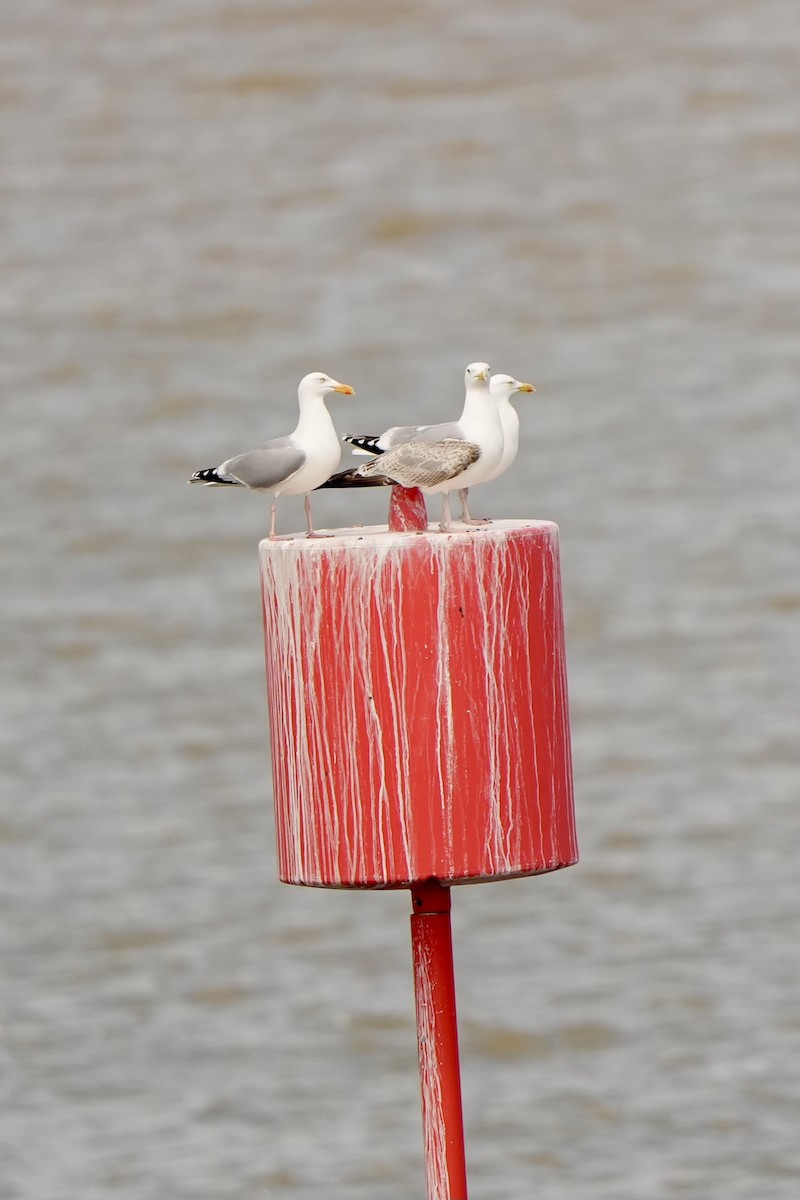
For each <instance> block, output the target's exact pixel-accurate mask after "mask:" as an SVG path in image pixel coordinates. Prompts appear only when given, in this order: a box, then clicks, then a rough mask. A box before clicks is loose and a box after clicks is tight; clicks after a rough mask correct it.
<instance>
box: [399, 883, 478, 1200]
mask: <svg viewBox="0 0 800 1200" xmlns="http://www.w3.org/2000/svg"><path fill="white" fill-rule="evenodd" d="M411 902H412V906H413V912H412V914H411V948H412V954H413V959H414V992H415V998H416V1007H417V1039H418V1042H419V1074H420V1082H421V1084H422V1128H423V1136H424V1140H425V1174H426V1178H427V1184H428V1200H467V1167H466V1162H465V1160H464V1123H463V1118H462V1114H461V1072H460V1069H459V1062H458V1026H457V1023H456V987H455V977H454V974H453V939H452V935H451V931H450V889H449V888H446V887H442V885H441V884H440V883H438V882H437V880H435V879H429V880H427V881H426V882H425V883H420V884H416V885H414V886H412V888H411Z"/></svg>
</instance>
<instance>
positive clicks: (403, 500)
mask: <svg viewBox="0 0 800 1200" xmlns="http://www.w3.org/2000/svg"><path fill="white" fill-rule="evenodd" d="M394 492H395V494H394V496H393V500H392V505H391V513H392V522H391V523H392V526H393V528H390V529H387V528H386V527H385V526H381V527H373V528H362V529H352V530H346V531H340V532H339V533H337V534H336V535H335V536H333V537H330V538H321V539H319V540H307V539H305V538H300V537H297V538H292V539H287V540H282V541H263V542H262V543H261V546H260V555H261V570H262V579H263V598H264V625H265V640H266V661H267V679H268V687H269V711H270V729H271V739H272V765H273V780H274V795H275V815H276V833H277V843H278V866H279V872H280V877H281V879H282V880H284V881H285V882H287V883H296V884H307V885H312V886H317V887H339V888H397V887H409V888H411V889H412V898H413V915H412V945H413V950H414V975H415V989H416V999H417V1028H418V1035H419V1047H420V1073H421V1079H422V1092H423V1123H424V1129H425V1146H426V1166H427V1176H428V1195H429V1197H430V1198H431V1200H465V1198H466V1172H465V1167H464V1152H463V1131H462V1125H461V1093H460V1081H459V1069H458V1040H457V1029H456V1017H455V986H454V981H453V966H452V949H451V940H450V937H451V935H450V896H449V890H448V889H449V887H450V885H452V884H458V883H467V882H469V883H474V882H480V881H488V880H496V879H509V878H513V877H515V876H521V875H534V874H538V873H541V872H544V871H552V870H555V869H557V868H559V867H565V866H569V865H570V864H572V863H574V862H576V861H577V857H578V849H577V841H576V836H575V821H574V810H573V796H572V769H571V756H570V733H569V716H568V707H567V683H566V666H565V649H564V627H563V615H562V603H561V582H560V568H559V554H558V529H557V527H556V526H555V525H553V524H552V523H550V522H547V521H520V520H517V521H496V522H494V523H492V524H490V525H487V526H485V527H480V528H465V527H457V528H456V530H455V531H454V532H453V533H441V532H439V531H438V530H436V529H431V528H428V527H427V526H426V516H425V507H424V501H422V497H421V496H420V495H419V494H418V493H417V494H416V495H415V494H414V493H412V492H410V491H409V492H405V491H403V490H402V489H394Z"/></svg>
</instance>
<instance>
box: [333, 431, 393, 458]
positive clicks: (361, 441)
mask: <svg viewBox="0 0 800 1200" xmlns="http://www.w3.org/2000/svg"><path fill="white" fill-rule="evenodd" d="M380 439H381V435H380V434H379V433H346V434H345V435H344V438H343V439H342V440H343V441H345V442H349V443H350V445H351V446H355V447H356V448H357V449H358V450H366V451H368V452H369V453H370V454H383V450H381V448H380V446H379V445H378V442H379V441H380Z"/></svg>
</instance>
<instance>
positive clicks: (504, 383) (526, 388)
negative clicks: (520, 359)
mask: <svg viewBox="0 0 800 1200" xmlns="http://www.w3.org/2000/svg"><path fill="white" fill-rule="evenodd" d="M489 388H490V389H491V393H492V395H493V396H494V398H495V400H510V399H511V397H512V396H514V395H516V394H517V392H535V391H536V388H535V387H534V386H533V384H532V383H524V382H523V381H522V380H521V379H515V378H514V376H513V375H493V376H492V378H491V382H490V383H489Z"/></svg>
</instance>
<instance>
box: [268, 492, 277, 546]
mask: <svg viewBox="0 0 800 1200" xmlns="http://www.w3.org/2000/svg"><path fill="white" fill-rule="evenodd" d="M277 511H278V497H277V496H275V497H274V498H273V501H272V504H271V506H270V510H269V517H270V520H269V540H270V541H271V542H277V540H278V538H277V536H276V534H275V513H276V512H277Z"/></svg>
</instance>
